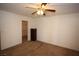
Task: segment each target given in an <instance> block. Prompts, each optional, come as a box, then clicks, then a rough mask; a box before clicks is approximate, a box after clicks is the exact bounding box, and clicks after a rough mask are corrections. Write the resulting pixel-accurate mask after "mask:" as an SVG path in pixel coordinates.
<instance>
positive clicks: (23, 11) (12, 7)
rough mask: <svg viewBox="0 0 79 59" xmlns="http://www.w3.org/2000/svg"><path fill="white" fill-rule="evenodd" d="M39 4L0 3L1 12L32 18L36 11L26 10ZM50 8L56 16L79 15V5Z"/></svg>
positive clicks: (60, 4) (51, 4) (71, 4)
mask: <svg viewBox="0 0 79 59" xmlns="http://www.w3.org/2000/svg"><path fill="white" fill-rule="evenodd" d="M37 5H39V4H34V3H0V10H4V11H9V12H13V13H16V14H20V15H24V16H31V13H32V12H34V11H35V9H31V8H25V7H27V6H33V7H36V6H37ZM48 7H49V8H51V9H53V8H54V9H56V13H55V15H58V14H67V13H78V12H79V4H78V3H50V4H48Z"/></svg>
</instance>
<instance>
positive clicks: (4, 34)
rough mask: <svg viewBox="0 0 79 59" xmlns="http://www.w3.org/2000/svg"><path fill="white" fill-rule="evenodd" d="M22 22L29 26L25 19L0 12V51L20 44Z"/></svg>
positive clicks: (27, 19)
mask: <svg viewBox="0 0 79 59" xmlns="http://www.w3.org/2000/svg"><path fill="white" fill-rule="evenodd" d="M22 20H25V21H28V24H29V21H30V20H29V18H27V17H24V16H21V15H16V14H13V13H10V12H6V11H0V32H1V50H3V49H6V48H9V47H12V46H15V45H17V44H20V43H22V29H21V28H22V27H21V21H22ZM29 26H30V25H29ZM29 28H30V27H29ZM29 28H28V29H29ZM28 35H30V34H29V32H28ZM28 37H29V36H28Z"/></svg>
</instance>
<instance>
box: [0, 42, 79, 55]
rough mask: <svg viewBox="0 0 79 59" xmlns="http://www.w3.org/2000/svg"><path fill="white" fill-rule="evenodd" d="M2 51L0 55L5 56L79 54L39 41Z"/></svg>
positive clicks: (78, 53)
mask: <svg viewBox="0 0 79 59" xmlns="http://www.w3.org/2000/svg"><path fill="white" fill-rule="evenodd" d="M0 52H1V53H0V55H5V56H79V52H78V51H73V50H70V49H66V48H62V47H58V46H55V45H51V44H47V43H43V42H39V41H28V42H24V43H23V44H19V45H17V46H15V47H11V48H8V49H6V50H3V51H0Z"/></svg>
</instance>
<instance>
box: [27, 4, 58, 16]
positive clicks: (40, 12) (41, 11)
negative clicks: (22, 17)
mask: <svg viewBox="0 0 79 59" xmlns="http://www.w3.org/2000/svg"><path fill="white" fill-rule="evenodd" d="M46 6H47V3H41V4H40V7H26V8H33V9H36V11H34V12H33V13H32V15H34V14H38V15H44V16H45V15H46V13H45V12H46V11H48V12H54V13H55V12H56V10H55V9H49V8H46Z"/></svg>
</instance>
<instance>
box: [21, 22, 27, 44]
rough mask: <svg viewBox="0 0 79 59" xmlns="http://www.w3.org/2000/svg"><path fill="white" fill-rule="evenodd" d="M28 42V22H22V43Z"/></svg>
mask: <svg viewBox="0 0 79 59" xmlns="http://www.w3.org/2000/svg"><path fill="white" fill-rule="evenodd" d="M27 40H28V21H22V43H23V42H26V41H27Z"/></svg>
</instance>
